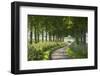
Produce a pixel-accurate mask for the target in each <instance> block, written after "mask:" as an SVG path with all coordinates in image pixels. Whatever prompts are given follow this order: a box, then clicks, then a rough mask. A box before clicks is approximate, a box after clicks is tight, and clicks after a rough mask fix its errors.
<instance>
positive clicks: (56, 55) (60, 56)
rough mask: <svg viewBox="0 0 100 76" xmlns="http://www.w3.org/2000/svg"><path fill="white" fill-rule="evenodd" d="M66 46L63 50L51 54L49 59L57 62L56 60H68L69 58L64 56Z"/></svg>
mask: <svg viewBox="0 0 100 76" xmlns="http://www.w3.org/2000/svg"><path fill="white" fill-rule="evenodd" d="M67 48H68V46H65V47H63V48H60V49H57V50H55V51H54V52H53V53H52V54H51V59H52V60H57V59H69V57H68V56H67V55H66V50H67Z"/></svg>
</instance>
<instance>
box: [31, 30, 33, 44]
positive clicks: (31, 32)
mask: <svg viewBox="0 0 100 76" xmlns="http://www.w3.org/2000/svg"><path fill="white" fill-rule="evenodd" d="M32 37H33V32H32V30H31V31H30V44H32Z"/></svg>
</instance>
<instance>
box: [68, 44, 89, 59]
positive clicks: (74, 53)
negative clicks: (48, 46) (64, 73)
mask: <svg viewBox="0 0 100 76" xmlns="http://www.w3.org/2000/svg"><path fill="white" fill-rule="evenodd" d="M66 54H67V55H68V56H69V57H70V58H87V57H88V49H87V44H82V43H81V44H79V45H77V44H76V43H73V44H72V45H71V46H69V48H68V49H67V50H66Z"/></svg>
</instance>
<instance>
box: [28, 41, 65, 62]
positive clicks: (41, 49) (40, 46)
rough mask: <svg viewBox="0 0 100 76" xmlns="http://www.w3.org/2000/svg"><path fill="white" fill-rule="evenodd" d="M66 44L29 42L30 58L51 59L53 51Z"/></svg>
mask: <svg viewBox="0 0 100 76" xmlns="http://www.w3.org/2000/svg"><path fill="white" fill-rule="evenodd" d="M64 46H65V44H64V42H39V43H36V44H35V43H33V44H31V45H30V44H29V45H28V60H29V61H30V60H49V59H50V54H51V52H52V51H54V50H55V49H58V48H61V47H64Z"/></svg>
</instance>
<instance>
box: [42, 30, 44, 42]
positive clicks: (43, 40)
mask: <svg viewBox="0 0 100 76" xmlns="http://www.w3.org/2000/svg"><path fill="white" fill-rule="evenodd" d="M43 41H44V31H43V30H42V42H43Z"/></svg>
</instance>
